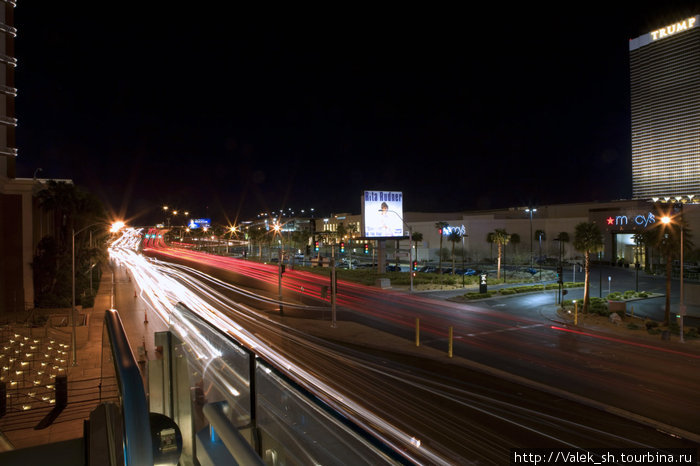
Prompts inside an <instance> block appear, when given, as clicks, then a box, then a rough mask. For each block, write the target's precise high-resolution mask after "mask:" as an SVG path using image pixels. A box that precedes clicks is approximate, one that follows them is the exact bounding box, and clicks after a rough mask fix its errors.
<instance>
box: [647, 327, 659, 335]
mask: <svg viewBox="0 0 700 466" xmlns="http://www.w3.org/2000/svg"><path fill="white" fill-rule="evenodd" d="M647 332H648V333H649V335H658V334H659V333H661V329H660V328H659V327H651V328H650V327H647Z"/></svg>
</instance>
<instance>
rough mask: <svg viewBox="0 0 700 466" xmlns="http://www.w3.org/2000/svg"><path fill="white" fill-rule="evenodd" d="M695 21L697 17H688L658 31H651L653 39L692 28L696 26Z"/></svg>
mask: <svg viewBox="0 0 700 466" xmlns="http://www.w3.org/2000/svg"><path fill="white" fill-rule="evenodd" d="M695 22H696V18H695V17H691V18H688V19H684V20H683V21H680V22H678V23H675V24H671V25H669V26H666V27H663V28H661V29H657V30H656V31H651V40H659V39H663V38H664V37H668V36H672V35H674V34H677V33H679V32H681V31H686V30H688V29H691V28H693V27H694V26H695Z"/></svg>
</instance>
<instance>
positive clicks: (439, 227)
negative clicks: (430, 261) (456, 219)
mask: <svg viewBox="0 0 700 466" xmlns="http://www.w3.org/2000/svg"><path fill="white" fill-rule="evenodd" d="M448 225H449V223H447V222H435V228H436V229H437V230H438V234H439V235H440V249H439V252H438V256H439V259H438V260H439V264H438V273H440V274H441V273H442V237H443V234H442V232H443V231H444V229H445V227H446V226H448Z"/></svg>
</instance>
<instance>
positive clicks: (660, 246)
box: [642, 209, 693, 325]
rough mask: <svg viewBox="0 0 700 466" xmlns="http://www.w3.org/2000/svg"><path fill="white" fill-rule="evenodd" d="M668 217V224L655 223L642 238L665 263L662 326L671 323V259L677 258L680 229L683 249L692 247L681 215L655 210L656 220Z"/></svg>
mask: <svg viewBox="0 0 700 466" xmlns="http://www.w3.org/2000/svg"><path fill="white" fill-rule="evenodd" d="M664 216H668V217H670V218H671V221H670V223H668V224H664V223H661V222H659V223H657V224H656V225H655V226H654V228H653V229H651V230H648V231H647V232H646V234H644V235H643V236H642V238H643V239H644V240H645V243H646V244H648V245H651V246H653V247H655V248H656V249H657V250H658V251H659V254H660V255H661V256H663V257H664V260H665V262H666V303H665V309H664V325H668V324H669V323H670V322H671V276H672V273H673V259H674V258H676V257H679V255H680V249H681V247H680V246H681V228H683V247H684V248H686V249H688V250H689V249H690V248H691V247H692V245H693V242H692V241H691V235H690V232H689V230H688V226H687V223H686V221H685V219H684V218H683V215H682V213H677V214H676V215H673V212H663V211H661V210H660V209H657V218H659V219H660V218H662V217H664Z"/></svg>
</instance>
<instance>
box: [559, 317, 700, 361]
mask: <svg viewBox="0 0 700 466" xmlns="http://www.w3.org/2000/svg"><path fill="white" fill-rule="evenodd" d="M549 327H550V328H551V329H553V330H559V331H562V332H569V333H575V334H577V335H585V336H587V337H591V338H598V339H601V340H608V341H614V342H615V343H624V344H625V345H631V346H638V347H640V348H645V349H649V350H654V351H661V352H664V353H672V354H678V355H681V356H685V357H686V358H693V359H700V355H697V354H691V353H685V352H683V351H676V350H672V349H668V348H661V347H659V346H654V345H645V344H644V343H637V342H636V341H630V340H623V339H621V338H614V337H608V336H605V335H600V334H595V333H589V332H583V331H581V330H573V329H570V328H564V327H558V326H556V325H550V326H549Z"/></svg>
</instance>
